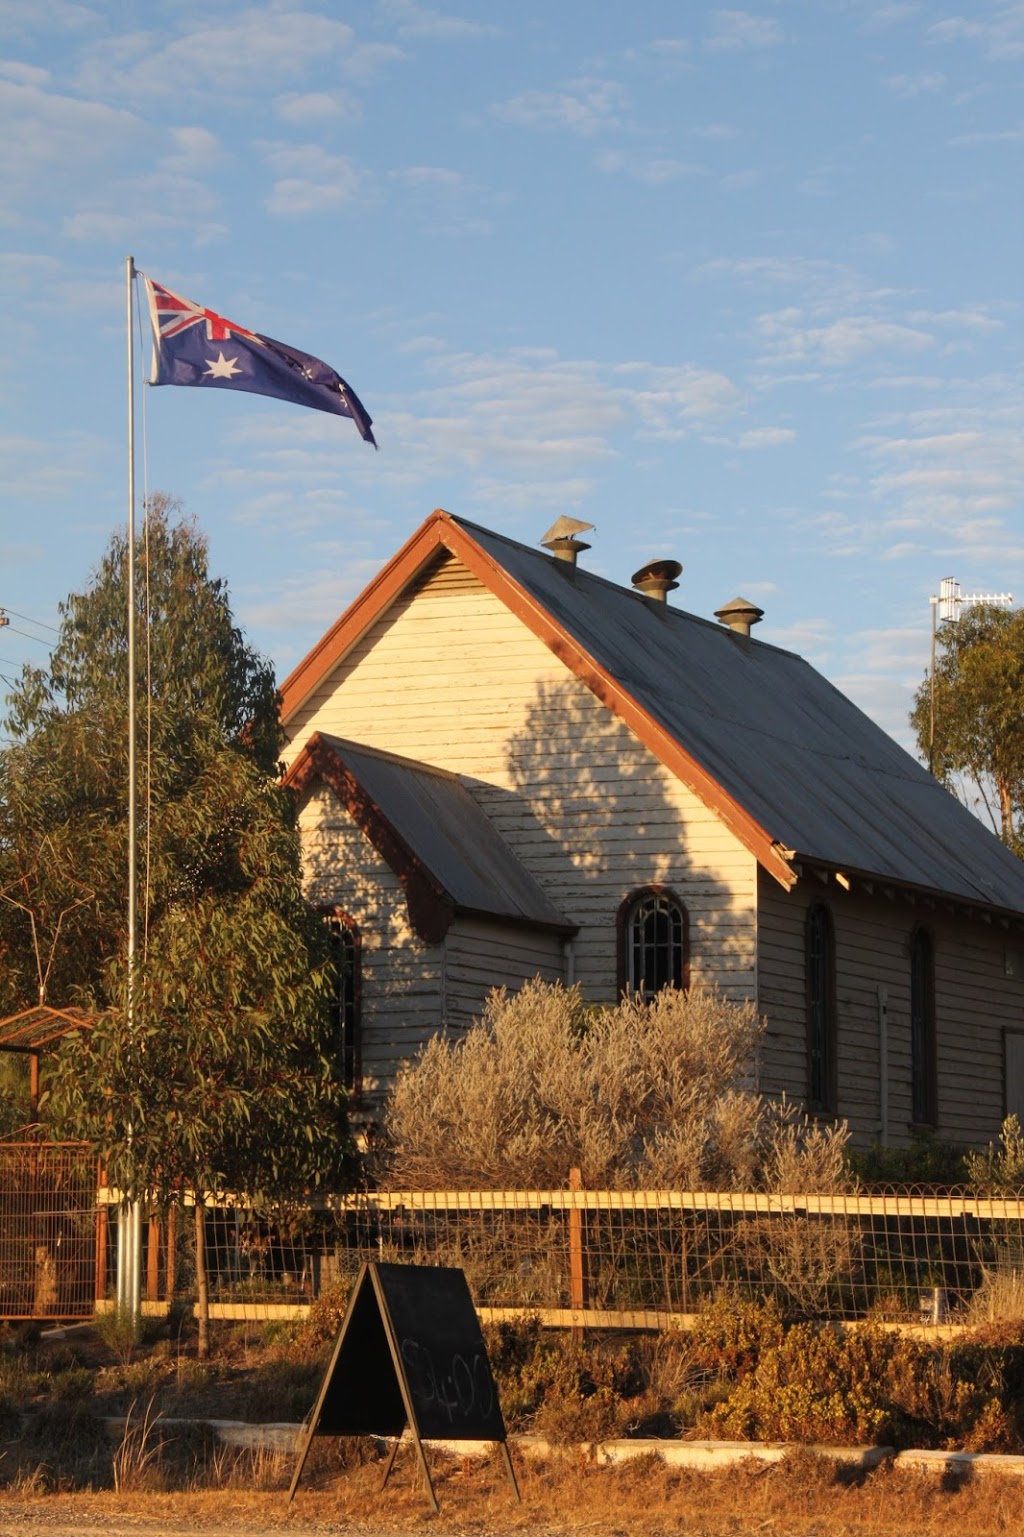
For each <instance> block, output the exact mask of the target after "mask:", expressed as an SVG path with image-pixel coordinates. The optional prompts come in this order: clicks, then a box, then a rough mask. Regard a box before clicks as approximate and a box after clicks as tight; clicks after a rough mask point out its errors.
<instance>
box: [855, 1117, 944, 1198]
mask: <svg viewBox="0 0 1024 1537" xmlns="http://www.w3.org/2000/svg"><path fill="white" fill-rule="evenodd" d="M847 1162H848V1164H849V1166H850V1171H851V1173H852V1175H853V1176H854V1178H855V1179H857V1180H858V1181H860V1182H861V1183H862V1184H864V1185H866V1186H868V1187H869V1188H870V1187H872V1186H890V1185H927V1186H929V1187H930V1188H932V1189H938V1188H941V1187H943V1186H949V1185H962V1184H964V1183H965V1181H966V1180H967V1178H968V1174H967V1167H966V1163H965V1149H964V1148H963V1147H959V1146H957V1145H956V1144H955V1143H952V1142H940V1141H939V1139H938V1138H937V1137H936V1136H935V1134H934V1133H933V1132H927V1131H925V1132H918V1133H916V1134H915V1136H914V1138H913V1141H912V1142H911V1144H910V1146H909V1147H877V1146H872V1147H867V1148H858V1149H850V1151H849V1152H848V1153H847Z"/></svg>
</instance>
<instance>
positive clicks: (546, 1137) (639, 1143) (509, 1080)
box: [386, 980, 764, 1190]
mask: <svg viewBox="0 0 1024 1537" xmlns="http://www.w3.org/2000/svg"><path fill="white" fill-rule="evenodd" d="M760 1034H761V1024H760V1021H759V1020H758V1018H757V1015H756V1013H755V1011H754V1009H753V1006H752V1005H749V1004H735V1003H730V1002H729V1001H728V1000H727V999H725V998H723V997H722V996H721V995H720V994H719V993H718V992H704V991H701V990H699V989H694V990H692V991H691V992H689V993H682V992H677V991H675V990H673V989H671V988H669V989H665V990H664V991H663V992H661V993H659V994H658V995H657V997H656V998H654V999H653V1000H652V1001H651V1002H649V1003H644V1002H643V1001H641V1000H639V999H625V1000H623V1001H622V1002H621V1003H620V1004H618V1005H617V1006H616V1007H614V1008H605V1009H599V1010H590V1009H588V1008H587V1006H586V1005H585V1003H584V1001H583V997H582V994H581V992H580V990H579V988H578V987H572V988H566V987H562V986H561V985H559V984H554V985H551V984H548V983H544V982H541V981H539V980H536V981H533V982H529V983H527V984H526V986H525V987H523V988H522V989H521V991H520V992H518V993H515V994H509V993H507V992H506V991H504V990H501V991H496V992H494V993H492V994H491V995H490V997H489V998H488V1000H487V1003H486V1005H485V1007H484V1013H483V1017H482V1019H481V1020H480V1021H479V1022H478V1023H477V1024H475V1025H474V1026H473V1027H472V1028H471V1029H470V1030H469V1031H468V1032H467V1033H466V1034H465V1035H464V1036H461V1037H460V1038H458V1039H454V1040H453V1039H450V1038H448V1037H445V1036H436V1037H434V1038H433V1039H432V1040H431V1041H430V1042H429V1043H428V1045H427V1046H426V1047H425V1048H424V1050H423V1051H422V1052H421V1054H420V1055H419V1057H418V1058H417V1059H416V1060H415V1062H413V1063H411V1064H410V1065H409V1066H408V1067H406V1068H405V1070H404V1071H403V1072H402V1073H401V1074H400V1075H399V1078H398V1081H397V1083H396V1085H395V1088H394V1091H393V1093H392V1095H391V1099H390V1101H389V1104H388V1108H387V1112H386V1131H387V1178H388V1179H389V1180H390V1182H391V1184H392V1186H393V1187H395V1186H399V1187H407V1188H421V1189H430V1188H435V1189H436V1188H438V1187H443V1188H456V1189H458V1188H461V1189H472V1188H484V1189H532V1190H546V1189H559V1188H561V1187H563V1186H564V1184H565V1179H566V1174H567V1171H568V1170H569V1169H570V1168H571V1167H576V1168H579V1169H580V1171H581V1173H582V1177H583V1182H584V1184H585V1185H586V1186H588V1187H590V1188H591V1189H615V1188H621V1187H629V1186H632V1187H640V1188H644V1187H646V1188H649V1189H720V1188H726V1187H732V1188H737V1187H739V1188H744V1187H749V1185H750V1183H751V1182H752V1180H753V1179H754V1177H755V1172H756V1162H757V1156H758V1145H759V1132H760V1126H761V1120H762V1116H763V1112H764V1104H763V1101H762V1100H761V1098H760V1097H759V1096H758V1095H756V1094H753V1093H751V1092H749V1090H747V1089H745V1088H744V1087H743V1084H744V1081H745V1080H746V1079H747V1078H748V1077H749V1075H750V1073H751V1069H752V1066H753V1062H754V1057H755V1053H756V1049H757V1043H758V1041H759V1039H760Z"/></svg>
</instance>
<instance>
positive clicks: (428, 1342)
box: [288, 1263, 520, 1513]
mask: <svg viewBox="0 0 1024 1537" xmlns="http://www.w3.org/2000/svg"><path fill="white" fill-rule="evenodd" d="M406 1426H408V1427H409V1429H410V1430H411V1431H412V1436H413V1440H414V1442H415V1445H416V1454H417V1456H418V1458H419V1464H420V1469H421V1471H422V1473H423V1477H424V1479H425V1480H426V1485H427V1491H428V1494H429V1496H430V1503H431V1505H432V1506H433V1509H434V1511H435V1513H436V1512H437V1511H438V1509H439V1508H440V1507H439V1506H438V1503H437V1496H436V1495H435V1493H434V1486H433V1483H432V1482H431V1478H430V1469H429V1468H428V1466H427V1459H426V1457H425V1455H424V1452H423V1442H424V1441H445V1440H456V1441H494V1442H497V1443H498V1445H500V1447H501V1450H502V1454H503V1456H504V1459H505V1466H506V1468H507V1470H508V1475H509V1478H510V1479H511V1480H512V1487H513V1489H514V1490H515V1493H516V1498H517V1499H519V1498H520V1495H519V1486H518V1484H517V1483H516V1475H515V1471H514V1469H513V1467H512V1459H511V1457H510V1456H509V1452H508V1442H507V1441H506V1438H505V1422H504V1420H503V1419H502V1417H501V1408H500V1406H499V1404H498V1394H497V1391H496V1389H495V1386H494V1378H493V1376H492V1375H491V1365H490V1362H489V1361H488V1359H487V1348H486V1346H485V1345H484V1339H483V1335H482V1334H481V1332H480V1321H479V1319H478V1318H477V1316H476V1309H475V1308H474V1307H473V1299H472V1297H471V1296H470V1294H469V1287H468V1286H467V1284H466V1277H465V1276H464V1275H463V1273H462V1271H461V1270H455V1269H449V1268H447V1267H443V1266H438V1265H383V1264H374V1263H371V1264H364V1265H363V1266H362V1267H361V1269H360V1271H359V1276H358V1279H357V1281H356V1284H355V1286H354V1287H353V1289H352V1294H351V1296H350V1297H349V1299H348V1307H347V1308H346V1310H345V1317H344V1319H343V1320H342V1324H341V1328H340V1329H339V1330H338V1337H337V1339H336V1340H335V1342H334V1349H333V1351H332V1352H331V1359H330V1361H329V1363H328V1366H327V1370H326V1372H325V1373H324V1379H323V1382H322V1383H321V1385H320V1392H319V1395H318V1397H317V1400H316V1403H315V1404H314V1405H313V1409H312V1412H311V1413H310V1416H309V1418H308V1420H307V1421H306V1422H305V1424H304V1425H303V1429H302V1433H301V1436H300V1438H299V1444H298V1462H297V1464H296V1468H295V1475H294V1477H293V1478H292V1483H291V1488H290V1489H289V1491H288V1499H289V1502H290V1501H291V1500H292V1498H293V1496H294V1494H295V1490H296V1488H297V1486H298V1482H299V1478H300V1477H301V1475H302V1469H303V1467H304V1466H305V1462H306V1457H307V1455H308V1453H309V1448H310V1446H311V1444H312V1441H313V1437H314V1436H317V1435H320V1436H386V1437H393V1438H394V1445H393V1446H392V1449H391V1453H390V1456H389V1457H388V1461H387V1466H386V1468H385V1470H384V1481H383V1483H382V1484H381V1488H382V1489H383V1487H384V1485H385V1484H386V1483H387V1481H388V1478H389V1477H390V1475H391V1470H392V1468H393V1467H394V1464H395V1457H396V1456H397V1454H398V1446H399V1438H400V1437H401V1435H402V1432H403V1431H404V1430H405V1428H406Z"/></svg>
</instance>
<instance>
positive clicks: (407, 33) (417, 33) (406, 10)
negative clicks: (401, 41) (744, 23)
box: [380, 0, 498, 42]
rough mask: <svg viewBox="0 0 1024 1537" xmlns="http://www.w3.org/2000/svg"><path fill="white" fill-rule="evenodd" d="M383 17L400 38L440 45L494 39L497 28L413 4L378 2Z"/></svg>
mask: <svg viewBox="0 0 1024 1537" xmlns="http://www.w3.org/2000/svg"><path fill="white" fill-rule="evenodd" d="M380 8H381V10H382V11H383V12H384V14H385V15H386V16H387V17H388V18H389V19H390V20H392V21H393V22H395V23H396V25H397V29H398V35H399V36H400V37H429V38H434V39H436V40H439V41H441V42H453V41H461V40H462V39H464V38H477V37H496V36H497V35H498V28H497V27H495V26H493V25H491V24H490V23H489V22H483V21H470V20H467V18H466V17H464V16H451V15H445V14H444V13H443V12H441V11H435V10H432V9H431V8H430V6H426V5H418V4H417V3H416V0H380Z"/></svg>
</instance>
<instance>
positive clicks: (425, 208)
mask: <svg viewBox="0 0 1024 1537" xmlns="http://www.w3.org/2000/svg"><path fill="white" fill-rule="evenodd" d="M388 179H389V181H391V182H393V183H394V184H396V185H397V186H399V187H401V188H402V189H404V191H405V192H406V194H407V197H408V200H409V202H410V205H411V206H412V207H413V208H414V209H415V210H416V212H417V214H418V216H419V217H420V219H421V220H422V222H423V225H424V227H425V228H427V229H429V230H430V231H431V233H433V234H442V235H490V234H492V233H493V230H494V225H493V223H492V221H491V220H490V219H488V218H484V217H482V216H481V215H480V214H478V213H477V212H475V211H473V209H474V206H475V204H476V202H477V201H478V199H479V193H478V189H477V188H476V187H475V185H474V184H473V183H472V182H471V181H470V180H469V178H468V177H466V176H464V175H463V174H462V172H461V171H453V170H451V169H450V168H448V167H447V166H435V165H413V166H404V167H401V168H398V169H396V170H393V171H389V172H388Z"/></svg>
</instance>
